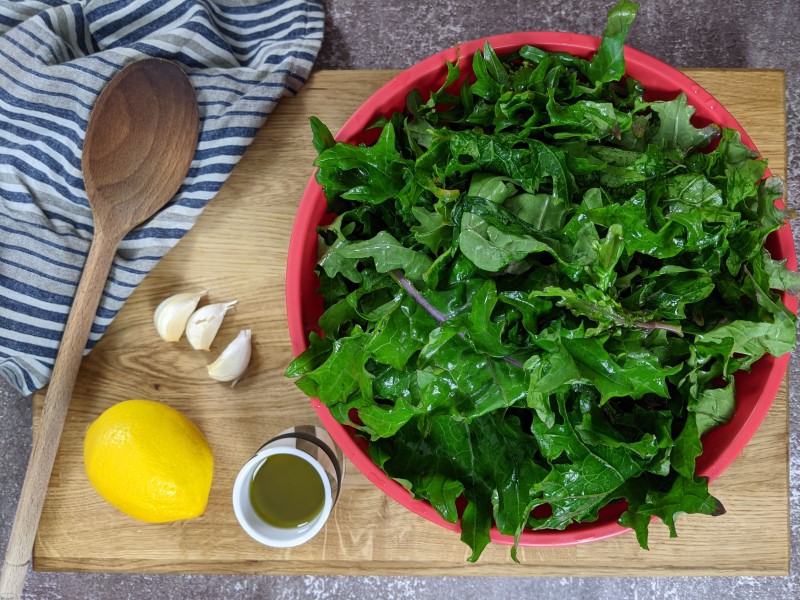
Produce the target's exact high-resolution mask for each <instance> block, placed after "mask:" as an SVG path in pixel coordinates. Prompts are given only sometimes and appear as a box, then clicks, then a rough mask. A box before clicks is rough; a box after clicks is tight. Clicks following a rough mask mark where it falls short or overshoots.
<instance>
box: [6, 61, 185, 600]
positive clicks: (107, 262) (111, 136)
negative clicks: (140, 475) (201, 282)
mask: <svg viewBox="0 0 800 600" xmlns="http://www.w3.org/2000/svg"><path fill="white" fill-rule="evenodd" d="M198 112H199V111H198V108H197V100H196V98H195V93H194V89H193V88H192V84H191V83H190V82H189V78H188V77H187V76H186V75H185V74H184V73H183V71H181V69H180V68H179V67H177V66H176V65H175V64H173V63H171V62H169V61H166V60H161V59H145V60H141V61H137V62H134V63H132V64H130V65H128V66H127V67H125V68H124V69H122V71H120V72H119V73H117V75H115V76H114V78H113V79H112V80H111V81H110V82H109V84H108V85H107V86H106V87H105V89H104V90H103V92H102V93H101V94H100V97H99V98H98V99H97V103H96V104H95V106H94V109H93V110H92V114H91V117H90V119H89V126H88V128H87V130H86V139H85V141H84V144H83V159H82V163H81V168H82V171H83V178H84V182H85V184H86V193H87V195H88V197H89V206H90V207H91V209H92V214H93V216H94V240H93V241H92V245H91V247H90V249H89V255H88V256H87V258H86V264H85V266H84V269H83V276H82V277H81V280H80V283H79V285H78V289H77V291H76V292H75V300H74V301H73V303H72V310H71V311H70V314H69V318H68V319H67V325H66V328H65V329H64V336H63V338H62V340H61V347H60V349H59V351H58V356H57V357H56V362H55V365H54V367H53V375H52V378H51V380H50V385H49V387H48V388H47V395H46V396H45V400H44V407H43V409H42V417H41V424H40V426H39V431H38V434H37V435H36V436H35V437H34V439H33V449H32V451H31V456H30V461H29V462H28V471H27V473H26V474H25V481H24V483H23V484H22V492H21V494H20V500H19V505H18V506H17V513H16V516H15V518H14V526H13V528H12V530H11V538H10V539H9V542H8V548H7V550H6V557H5V561H4V562H3V571H2V575H0V598H19V597H20V596H21V595H22V589H23V586H24V584H25V575H26V573H27V571H28V563H29V562H30V561H31V555H32V550H33V542H34V538H35V536H36V529H37V527H38V525H39V517H40V516H41V514H42V505H43V504H44V497H45V493H46V491H47V484H48V481H49V479H50V473H51V471H52V469H53V462H54V461H55V457H56V450H57V449H58V444H59V440H60V439H61V431H62V429H63V427H64V421H65V419H66V416H67V409H68V407H69V400H70V397H71V396H72V389H73V387H74V385H75V379H76V377H77V375H78V369H79V367H80V364H81V358H82V357H83V352H84V348H85V347H86V341H87V339H88V338H89V331H90V329H91V326H92V322H93V320H94V316H95V312H96V311H97V306H98V304H99V303H100V296H101V294H102V292H103V288H104V287H105V282H106V278H107V277H108V272H109V270H110V268H111V263H112V261H113V259H114V255H115V253H116V249H117V246H118V245H119V243H120V242H121V241H122V238H124V237H125V235H126V234H127V233H128V232H129V231H130V230H131V229H133V228H134V227H135V226H136V225H138V224H139V223H142V222H143V221H145V220H147V219H148V218H150V217H151V216H153V215H154V214H155V213H156V212H157V211H158V210H159V209H161V208H162V207H163V206H164V205H165V204H166V203H167V201H169V200H170V199H171V198H172V197H173V196H174V195H175V193H176V192H177V191H178V188H179V187H180V185H181V183H182V182H183V180H184V179H185V177H186V173H187V172H188V170H189V165H190V164H191V162H192V157H193V156H194V154H195V150H196V149H197V136H198V123H199V115H198Z"/></svg>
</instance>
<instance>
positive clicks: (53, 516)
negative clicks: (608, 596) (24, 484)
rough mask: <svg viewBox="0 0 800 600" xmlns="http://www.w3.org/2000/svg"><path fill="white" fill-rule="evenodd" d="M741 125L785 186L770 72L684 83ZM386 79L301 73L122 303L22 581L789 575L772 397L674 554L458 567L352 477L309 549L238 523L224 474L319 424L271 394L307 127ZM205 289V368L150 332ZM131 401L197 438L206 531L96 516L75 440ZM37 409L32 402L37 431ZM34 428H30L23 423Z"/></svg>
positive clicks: (574, 551)
mask: <svg viewBox="0 0 800 600" xmlns="http://www.w3.org/2000/svg"><path fill="white" fill-rule="evenodd" d="M687 73H688V74H689V76H691V77H692V78H694V79H695V80H696V81H697V82H698V83H700V84H701V85H702V86H704V87H705V88H706V89H707V90H708V91H709V92H711V93H712V94H713V95H714V96H716V98H717V99H718V100H719V101H720V102H722V104H723V105H725V107H726V108H728V110H729V111H730V112H731V113H732V114H733V115H734V116H735V117H736V118H737V119H738V120H739V122H740V123H741V124H742V125H743V126H744V128H745V130H746V131H747V132H748V133H749V134H750V136H751V137H752V138H753V140H754V141H755V143H756V145H757V146H758V147H759V149H760V151H761V152H762V154H763V155H764V156H766V157H767V158H768V159H769V161H770V166H771V168H772V170H773V171H774V172H775V173H777V174H779V175H782V176H783V175H784V170H785V164H786V154H785V150H786V148H785V146H786V139H785V131H786V128H785V111H784V75H783V73H782V72H780V71H750V70H741V71H728V70H726V71H723V70H688V71H687ZM391 75H393V73H390V72H380V71H359V72H352V71H351V72H348V71H327V72H326V71H320V72H316V73H315V74H314V75H313V76H312V77H311V79H310V80H309V81H308V83H307V84H306V85H305V86H304V87H303V89H302V91H301V92H300V94H299V95H298V96H296V97H294V98H287V99H284V100H283V101H281V103H280V105H279V106H278V108H277V110H276V111H275V112H274V114H273V115H272V116H270V118H269V120H268V122H267V124H266V125H265V127H264V128H263V129H262V130H261V132H260V133H259V135H258V136H257V138H256V140H255V142H254V143H253V145H252V147H251V148H250V149H249V150H248V151H247V153H246V155H245V156H244V158H243V159H242V161H241V163H240V164H239V165H238V166H237V167H236V169H235V171H234V173H233V174H232V176H231V177H230V179H229V181H228V182H227V183H226V184H225V186H224V188H223V189H222V191H221V192H220V194H219V195H218V196H217V198H216V199H215V200H214V201H213V202H212V203H211V204H210V206H209V207H208V208H207V209H206V211H205V212H204V214H203V216H202V218H201V219H200V221H199V222H198V224H197V225H196V226H195V228H194V229H193V230H192V231H191V232H190V233H189V234H188V235H187V236H186V238H184V240H182V241H181V242H180V244H178V246H177V247H176V248H175V249H174V250H173V251H172V252H171V253H170V254H169V255H168V256H167V257H166V258H165V259H164V260H163V261H162V262H161V263H160V264H159V265H158V267H157V268H156V269H155V270H154V271H153V273H152V274H151V275H150V276H148V277H147V279H146V280H145V281H144V283H143V284H142V285H141V286H140V288H139V289H137V290H136V292H135V293H134V294H133V296H132V297H131V299H130V300H129V302H128V303H127V304H126V305H125V307H124V308H123V310H122V311H121V313H120V314H119V316H118V317H117V319H116V320H115V321H114V323H113V324H112V325H111V327H110V328H109V330H108V333H107V334H106V335H105V336H104V338H103V339H102V341H101V342H100V343H99V344H98V345H97V347H96V348H95V350H94V351H93V352H92V353H91V354H90V356H89V357H88V358H87V359H85V361H84V364H83V366H82V369H81V372H80V375H79V378H78V382H77V384H76V387H75V393H74V397H73V399H72V405H71V408H70V411H69V415H68V418H67V424H66V427H65V430H64V434H63V438H62V442H61V446H60V448H59V452H58V457H57V460H56V465H55V469H54V472H53V476H52V479H51V481H50V487H49V491H48V495H47V499H46V502H45V506H44V512H43V515H42V521H41V524H40V527H39V533H38V537H37V541H36V546H35V549H34V568H36V569H40V570H70V571H135V572H150V573H257V574H342V575H345V574H346V575H378V574H406V575H503V576H525V577H528V576H537V575H572V576H634V575H701V574H714V575H734V574H735V575H743V574H752V575H782V574H788V572H789V523H788V421H787V398H788V394H787V389H786V386H785V385H784V387H782V388H781V390H780V392H779V394H778V396H777V398H776V400H775V403H774V405H773V407H772V409H771V410H770V412H769V414H768V416H767V418H766V420H765V421H764V423H763V425H762V426H761V428H760V429H759V431H758V432H757V434H756V436H755V437H754V438H753V440H752V441H751V442H750V444H749V445H748V446H747V447H746V448H745V450H744V452H743V453H742V454H741V455H740V456H739V458H738V459H737V460H736V461H735V462H734V464H733V465H732V466H731V467H730V468H729V469H728V470H727V471H726V472H725V473H724V474H723V475H722V476H721V477H720V478H719V479H718V480H717V481H716V482H715V483H714V484H713V485H712V492H713V493H714V494H715V495H717V496H718V497H719V498H720V499H721V501H722V502H723V504H724V505H725V507H726V508H727V511H728V512H727V514H725V515H724V516H721V517H715V518H711V517H705V516H694V515H691V516H684V517H682V518H681V519H680V520H679V521H678V534H679V537H678V538H675V539H669V536H668V532H667V530H666V527H664V526H662V525H661V524H660V523H654V524H653V526H652V527H651V534H650V546H651V550H650V551H649V552H648V551H643V550H641V549H639V546H638V544H637V543H636V539H635V537H634V536H633V534H632V533H626V534H624V535H621V536H617V537H615V538H612V539H609V540H605V541H601V542H594V543H590V544H583V545H579V546H567V547H560V548H523V549H521V551H520V553H519V554H520V559H521V562H522V564H515V563H514V562H513V561H512V560H511V558H510V557H509V549H508V547H507V546H501V545H492V546H490V547H489V548H487V549H486V551H485V552H484V554H483V556H482V557H481V560H480V562H478V563H477V564H470V563H467V562H466V558H467V556H468V554H469V553H468V549H467V547H466V546H464V545H463V544H462V543H461V542H460V540H459V538H458V535H457V534H455V533H453V532H451V531H448V530H445V529H443V528H440V527H439V526H437V525H433V524H431V523H429V522H427V521H425V520H423V519H422V518H420V517H417V516H416V515H414V514H412V513H410V512H409V511H407V510H406V509H405V508H403V507H402V506H400V505H399V504H397V503H396V502H395V501H394V500H392V499H390V498H389V497H388V496H386V495H384V494H383V492H381V491H380V490H378V489H377V488H376V487H374V486H373V485H372V484H370V483H369V482H368V481H367V480H366V479H365V478H364V477H363V476H362V475H361V474H360V473H359V472H358V471H357V470H356V469H355V468H354V467H353V465H352V464H349V463H348V465H347V474H346V477H345V485H344V488H343V490H342V494H341V496H340V498H339V502H338V504H337V505H336V507H335V509H334V512H333V514H332V517H331V519H330V521H329V522H328V524H327V525H326V527H325V528H324V529H323V531H322V532H321V533H320V534H319V535H318V536H317V537H316V538H314V539H313V540H312V541H310V542H309V543H307V544H305V545H303V546H300V547H298V548H294V549H272V548H267V547H264V546H261V545H259V544H258V543H256V542H254V541H253V540H251V539H250V538H249V537H248V536H247V535H246V534H245V533H244V531H242V530H241V528H240V527H239V525H238V524H237V522H236V519H235V518H234V515H233V510H232V508H231V502H230V495H231V488H232V485H233V480H234V478H235V476H236V473H237V471H238V469H239V468H240V467H241V465H243V464H244V463H245V461H247V459H248V458H249V457H250V456H251V455H252V454H253V453H254V452H255V450H256V449H257V448H258V447H259V446H260V445H261V444H262V443H264V442H265V441H266V440H268V439H269V438H270V437H271V436H272V435H274V434H276V433H278V432H280V431H281V430H283V429H285V428H286V427H288V426H291V425H296V424H300V423H318V419H317V417H316V415H315V413H314V412H313V410H312V408H311V406H310V404H309V402H308V400H307V399H306V398H305V397H304V396H303V394H301V393H300V392H299V391H298V390H297V389H296V388H295V387H294V385H293V383H292V382H291V381H289V380H287V379H286V378H284V377H283V370H284V368H285V367H286V365H287V364H288V363H289V361H290V360H291V359H292V352H291V348H290V345H289V337H288V333H287V327H286V314H285V307H284V286H283V282H284V268H285V264H286V255H287V249H288V243H289V235H290V232H291V227H292V222H293V218H294V214H295V211H296V209H297V205H298V202H299V201H300V197H301V195H302V192H303V189H304V188H305V186H306V184H307V182H308V179H309V176H310V175H311V171H312V167H311V162H312V160H313V158H314V156H315V153H314V150H313V148H312V147H311V140H310V133H309V129H308V125H307V118H308V116H309V115H311V114H314V115H317V116H319V117H320V118H321V119H322V120H323V121H324V122H326V123H328V124H329V125H331V127H332V128H333V129H338V127H340V126H341V124H343V123H344V121H345V119H346V118H347V117H348V116H349V115H350V114H351V113H352V112H353V110H355V109H356V108H357V107H358V105H359V104H360V103H361V102H363V100H364V99H366V98H367V97H368V96H369V95H370V94H371V93H372V92H373V91H374V90H376V89H377V88H378V87H379V86H380V85H382V84H383V83H385V82H386V81H387V80H388V79H389V78H390V77H391ZM200 289H208V290H209V297H208V301H209V302H220V301H225V300H230V299H233V298H236V299H238V300H239V305H238V307H237V311H236V313H235V314H231V315H229V316H228V317H226V320H225V322H224V323H223V326H222V329H221V331H220V334H219V335H218V337H217V340H216V341H215V344H214V346H213V347H212V351H211V352H210V353H203V352H195V351H193V350H191V348H190V347H189V345H188V344H187V343H186V341H185V340H183V341H181V342H178V343H175V344H168V343H166V342H163V341H161V340H160V339H159V338H158V336H157V334H156V332H155V330H154V327H153V321H152V315H153V311H154V309H155V307H156V306H157V305H158V303H159V302H160V301H161V300H162V299H163V298H165V297H167V296H169V295H171V294H173V293H175V292H178V291H184V290H186V291H188V290H200ZM246 327H247V328H251V329H252V330H253V342H254V356H253V362H252V365H251V368H250V372H249V374H248V376H247V377H246V378H245V379H244V380H243V381H241V382H240V383H239V385H237V386H236V387H235V388H234V389H231V388H229V387H227V386H226V385H224V384H218V383H216V382H214V381H212V380H210V379H209V378H208V377H207V375H206V373H205V366H206V364H208V363H209V362H211V360H213V358H212V357H214V356H216V354H217V353H218V352H219V351H220V350H221V349H222V348H223V347H224V345H225V344H227V343H228V342H229V341H230V340H231V339H232V338H233V337H234V336H235V334H236V333H237V332H238V331H239V330H240V329H242V328H246ZM129 398H149V399H153V400H160V401H163V402H166V403H168V404H170V405H171V406H174V407H175V408H177V409H179V410H182V411H184V412H185V413H186V414H187V415H188V416H189V417H191V418H192V419H193V420H194V421H195V422H196V423H197V424H198V425H199V427H200V428H201V429H202V430H203V431H204V432H205V433H206V435H207V437H208V439H209V442H210V444H211V446H212V448H213V450H214V455H215V459H216V464H215V474H214V483H213V486H212V490H211V497H210V499H209V505H208V510H207V512H206V514H205V515H204V516H202V517H200V518H198V519H194V520H190V521H183V522H177V523H171V524H164V525H152V524H145V523H140V522H137V521H135V520H133V519H131V518H129V517H126V516H125V515H122V514H121V513H119V512H117V511H116V510H115V509H114V508H112V507H111V506H109V505H107V504H106V503H105V502H104V501H103V500H102V499H101V498H100V497H99V496H98V495H97V494H96V493H95V492H94V491H93V490H92V488H91V487H90V486H89V483H88V481H87V480H86V476H85V474H84V471H83V464H82V442H83V433H84V431H85V429H86V427H87V426H88V425H89V423H90V422H91V421H92V420H93V419H94V418H96V417H97V415H99V414H100V413H101V412H102V411H103V410H104V409H105V408H107V407H109V406H110V405H112V404H113V403H115V402H118V401H121V400H125V399H129ZM41 399H42V395H41V394H38V395H37V396H36V397H35V409H36V415H38V411H39V410H40V408H41ZM34 425H36V423H34Z"/></svg>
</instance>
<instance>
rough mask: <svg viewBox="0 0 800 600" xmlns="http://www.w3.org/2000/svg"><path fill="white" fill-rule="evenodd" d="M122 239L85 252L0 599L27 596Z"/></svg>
mask: <svg viewBox="0 0 800 600" xmlns="http://www.w3.org/2000/svg"><path fill="white" fill-rule="evenodd" d="M119 241H120V240H117V239H113V238H109V237H106V236H105V235H103V234H102V232H100V231H97V232H96V233H95V238H94V240H93V242H92V245H91V246H90V248H89V255H88V256H87V257H86V264H85V265H84V269H83V275H82V276H81V280H80V283H79V284H78V289H77V290H76V292H75V300H74V301H73V303H72V309H71V310H70V313H69V317H68V319H67V324H66V327H65V329H64V335H63V337H62V340H61V346H60V347H59V350H58V355H57V356H56V362H55V365H54V366H53V374H52V377H51V379H50V385H49V386H48V388H47V395H46V396H45V399H44V406H43V408H42V416H41V422H40V425H39V431H38V434H37V435H36V436H34V438H33V447H32V450H31V456H30V460H29V462H28V470H27V472H26V474H25V480H24V482H23V484H22V491H21V493H20V499H19V504H18V505H17V512H16V515H15V517H14V525H13V527H12V529H11V537H10V538H9V541H8V548H7V549H6V556H5V561H4V562H3V571H2V574H0V598H3V599H7V598H14V599H18V598H20V597H21V596H22V589H23V587H24V585H25V576H26V574H27V572H28V564H29V563H30V562H31V556H32V552H33V542H34V539H35V538H36V530H37V528H38V526H39V517H40V516H41V514H42V506H43V504H44V498H45V494H46V492H47V484H48V482H49V480H50V473H51V472H52V470H53V463H54V462H55V458H56V451H57V450H58V444H59V441H60V439H61V431H62V430H63V428H64V422H65V420H66V417H67V409H68V408H69V400H70V397H71V396H72V389H73V388H74V386H75V379H76V378H77V375H78V369H79V368H80V365H81V359H82V358H83V350H84V348H85V347H86V341H87V340H88V339H89V332H90V330H91V327H92V322H93V321H94V316H95V313H96V312H97V306H98V305H99V304H100V297H101V296H102V293H103V288H104V287H105V282H106V278H107V277H108V272H109V270H110V269H111V263H112V261H113V259H114V255H115V253H116V248H117V245H118V243H119Z"/></svg>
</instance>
